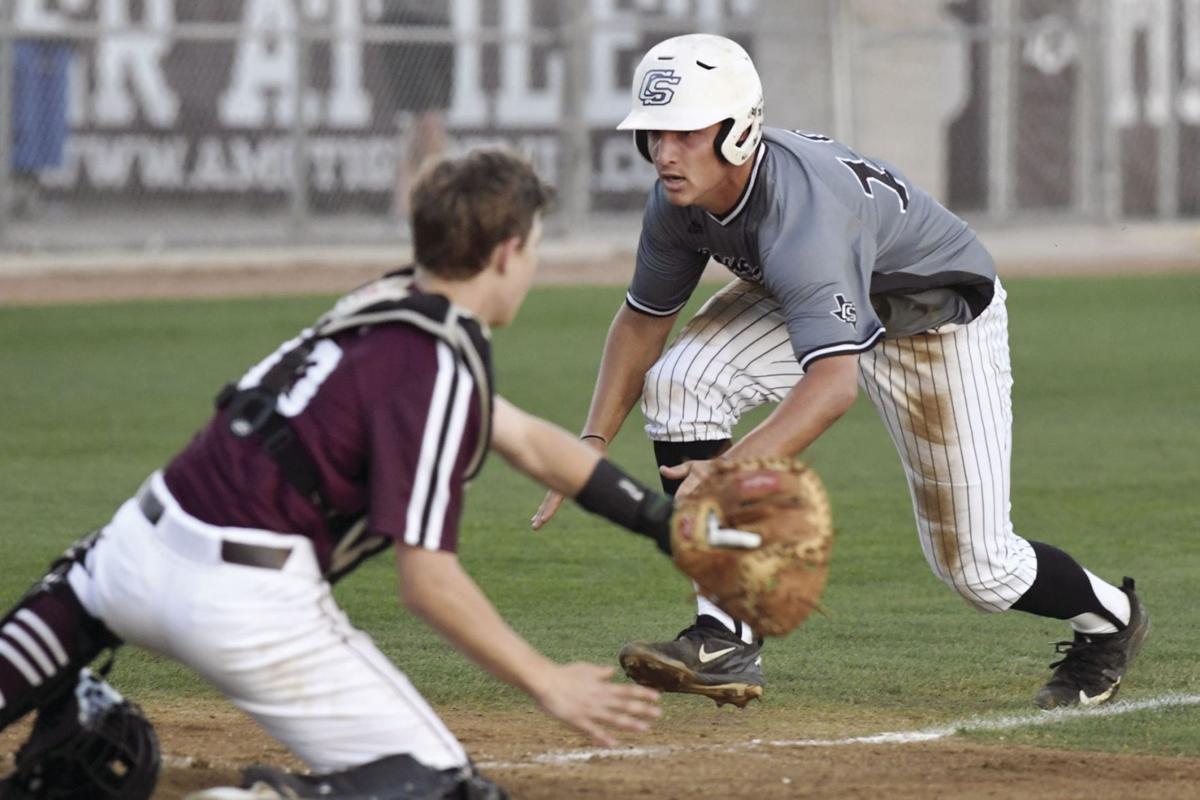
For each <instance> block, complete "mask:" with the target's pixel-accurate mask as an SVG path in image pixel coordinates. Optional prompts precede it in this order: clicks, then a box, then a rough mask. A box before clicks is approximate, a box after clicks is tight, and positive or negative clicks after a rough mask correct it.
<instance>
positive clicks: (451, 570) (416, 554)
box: [396, 545, 553, 697]
mask: <svg viewBox="0 0 1200 800" xmlns="http://www.w3.org/2000/svg"><path fill="white" fill-rule="evenodd" d="M396 561H397V567H398V570H399V573H400V580H401V591H402V597H403V600H404V605H405V606H406V607H407V608H408V609H409V610H410V611H412V612H413V613H415V614H416V615H417V616H419V617H421V618H422V619H423V620H424V621H425V622H426V623H427V624H428V625H429V626H430V627H432V628H433V629H434V630H436V631H437V632H438V633H439V634H441V635H442V636H443V637H444V638H445V639H446V640H447V641H449V642H450V643H451V644H452V645H454V647H456V648H457V649H458V650H459V651H461V652H462V653H463V654H464V655H466V656H467V657H468V658H470V659H471V660H472V661H474V662H475V663H476V664H478V665H479V666H481V667H483V668H484V669H486V670H487V671H488V672H490V673H491V674H492V675H495V676H496V677H497V678H499V679H500V680H502V681H504V682H505V683H508V684H510V685H512V686H515V687H517V688H518V689H521V690H523V691H525V692H526V693H528V694H530V695H532V696H534V697H538V689H539V685H540V684H541V682H542V681H541V677H542V675H543V674H544V673H545V671H546V670H549V669H550V668H552V667H553V662H551V661H550V660H549V659H547V658H546V657H545V656H543V655H542V654H541V653H539V652H538V651H537V650H535V649H534V648H533V647H532V646H531V645H530V644H529V643H528V642H526V641H525V640H524V639H522V638H521V637H520V636H519V635H518V634H517V633H516V632H515V631H513V630H512V628H510V627H509V626H508V624H507V623H506V622H505V621H504V619H503V618H502V617H501V616H500V614H499V613H498V612H497V611H496V609H495V607H494V606H493V605H492V604H491V601H489V600H488V599H487V597H486V596H485V595H484V594H483V592H482V590H480V588H479V586H478V585H476V583H475V581H473V580H472V579H471V577H470V576H469V575H467V574H466V572H464V571H463V569H462V566H461V565H460V564H459V562H458V559H457V558H456V557H455V556H454V555H453V554H451V553H446V552H442V551H430V550H424V549H422V548H418V547H408V546H406V545H397V547H396Z"/></svg>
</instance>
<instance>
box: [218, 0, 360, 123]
mask: <svg viewBox="0 0 1200 800" xmlns="http://www.w3.org/2000/svg"><path fill="white" fill-rule="evenodd" d="M331 8H332V11H331ZM330 13H332V14H333V20H332V23H333V30H334V34H333V41H332V42H331V43H330V45H329V53H330V81H331V86H330V90H329V94H328V96H327V97H325V98H322V97H321V94H320V92H318V91H317V90H315V89H313V88H312V87H310V86H305V87H303V92H304V119H305V122H307V123H308V124H309V125H316V124H324V125H328V126H330V127H335V128H364V127H366V126H367V125H368V124H369V123H370V121H371V98H370V96H369V95H368V94H367V92H366V89H365V88H364V87H363V63H362V3H361V0H339V2H337V3H334V4H332V6H331V5H330V4H329V3H328V0H305V2H304V3H302V5H301V7H300V8H299V9H297V7H296V5H295V2H294V0H247V2H246V4H245V6H244V7H243V10H242V26H243V28H244V29H245V30H244V32H243V34H242V36H241V37H240V38H239V39H238V42H237V47H236V50H235V52H234V58H233V70H232V73H231V76H230V83H229V87H228V88H227V89H226V90H225V91H224V92H223V93H222V94H221V96H220V99H219V100H218V101H217V115H218V117H219V119H220V120H221V123H222V124H223V125H226V126H229V127H236V128H267V127H288V126H290V125H291V124H292V121H293V117H294V108H295V104H296V94H295V93H296V92H297V91H298V90H299V89H298V87H297V79H296V59H297V53H298V48H297V45H296V34H295V31H296V30H297V28H298V26H299V25H300V22H301V18H300V14H306V15H308V16H312V17H322V16H326V15H328V14H330ZM322 99H324V100H325V102H324V104H323V103H322ZM322 112H323V113H322Z"/></svg>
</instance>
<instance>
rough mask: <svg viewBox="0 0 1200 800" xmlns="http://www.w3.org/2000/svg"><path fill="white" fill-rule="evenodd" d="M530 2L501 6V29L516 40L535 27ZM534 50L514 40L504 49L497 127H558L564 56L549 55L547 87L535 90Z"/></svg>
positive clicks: (511, 0) (520, 0)
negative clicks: (533, 78) (556, 124)
mask: <svg viewBox="0 0 1200 800" xmlns="http://www.w3.org/2000/svg"><path fill="white" fill-rule="evenodd" d="M530 14H531V9H530V7H529V0H508V2H506V3H504V4H503V5H502V6H501V19H500V26H501V29H502V30H503V31H504V32H505V33H506V34H509V35H511V36H514V37H519V36H520V35H521V34H523V33H524V32H526V31H528V30H529V29H530V28H531V27H532V25H531V16H530ZM532 55H533V48H532V47H530V45H529V42H528V41H524V40H522V39H519V38H514V39H511V40H509V41H506V42H504V44H502V45H501V46H500V90H499V91H498V92H497V96H496V114H495V120H496V124H498V125H499V126H500V127H503V128H510V127H511V128H531V127H545V126H549V125H553V124H555V122H556V121H557V120H558V117H559V108H560V107H561V105H562V103H561V94H562V81H563V59H562V53H560V52H552V53H549V54H547V55H546V86H544V87H540V88H534V86H533V80H532V76H531V74H530V72H531V70H530V67H531V66H532V63H531V62H532Z"/></svg>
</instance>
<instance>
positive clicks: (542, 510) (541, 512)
mask: <svg viewBox="0 0 1200 800" xmlns="http://www.w3.org/2000/svg"><path fill="white" fill-rule="evenodd" d="M583 443H584V444H586V445H587V446H588V447H591V448H592V449H593V450H596V451H598V452H599V453H600V455H602V456H603V455H605V454H606V453H607V452H608V447H607V445H606V444H605V442H603V441H602V440H600V439H596V438H587V439H584V440H583ZM562 501H563V496H562V495H561V494H559V493H558V492H555V491H553V490H551V491H549V492H546V496H545V497H544V498H542V504H541V505H540V506H538V509H537V511H535V512H533V517H532V518H531V519H530V520H529V527H531V528H533V529H534V530H535V531H540V530H541V529H542V528H543V527H544V526H545V525H546V523H547V522H549V521H550V519H551V517H553V516H554V515H555V514H556V513H557V512H558V507H559V506H561V505H562Z"/></svg>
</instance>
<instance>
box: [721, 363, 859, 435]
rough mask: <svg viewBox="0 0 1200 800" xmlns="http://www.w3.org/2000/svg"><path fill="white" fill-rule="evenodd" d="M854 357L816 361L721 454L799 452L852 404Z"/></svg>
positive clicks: (855, 391)
mask: <svg viewBox="0 0 1200 800" xmlns="http://www.w3.org/2000/svg"><path fill="white" fill-rule="evenodd" d="M857 394H858V384H857V359H856V357H854V356H839V357H836V358H831V359H828V360H827V361H819V362H817V363H816V364H814V365H813V367H812V368H811V369H810V370H809V373H808V374H807V375H806V376H805V377H804V378H803V379H802V380H801V381H800V382H799V383H798V384H796V386H795V387H794V388H793V389H792V390H791V391H790V392H788V394H787V396H786V397H784V399H783V401H782V402H781V403H780V404H779V405H778V406H777V407H776V408H775V410H774V411H773V412H772V413H771V415H770V416H768V417H767V418H766V419H765V420H763V421H762V422H761V423H760V424H759V425H757V426H756V427H755V428H754V429H753V430H752V431H750V432H749V433H748V434H746V435H745V436H743V437H742V438H741V439H740V440H739V441H738V442H737V443H736V444H734V445H733V447H731V448H730V449H729V450H728V451H727V452H726V453H725V454H724V456H723V457H724V458H761V457H767V456H783V457H792V456H796V455H799V454H800V453H801V452H803V451H804V450H805V449H806V448H808V446H809V445H811V444H812V443H813V442H814V441H816V440H817V438H818V437H819V436H820V435H821V434H822V433H824V432H825V431H826V430H828V429H829V427H830V426H831V425H833V423H834V422H836V421H837V420H838V419H839V418H840V417H841V416H842V415H843V414H845V413H846V411H847V410H849V408H850V406H852V405H853V404H854V399H855V397H856V396H857Z"/></svg>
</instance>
